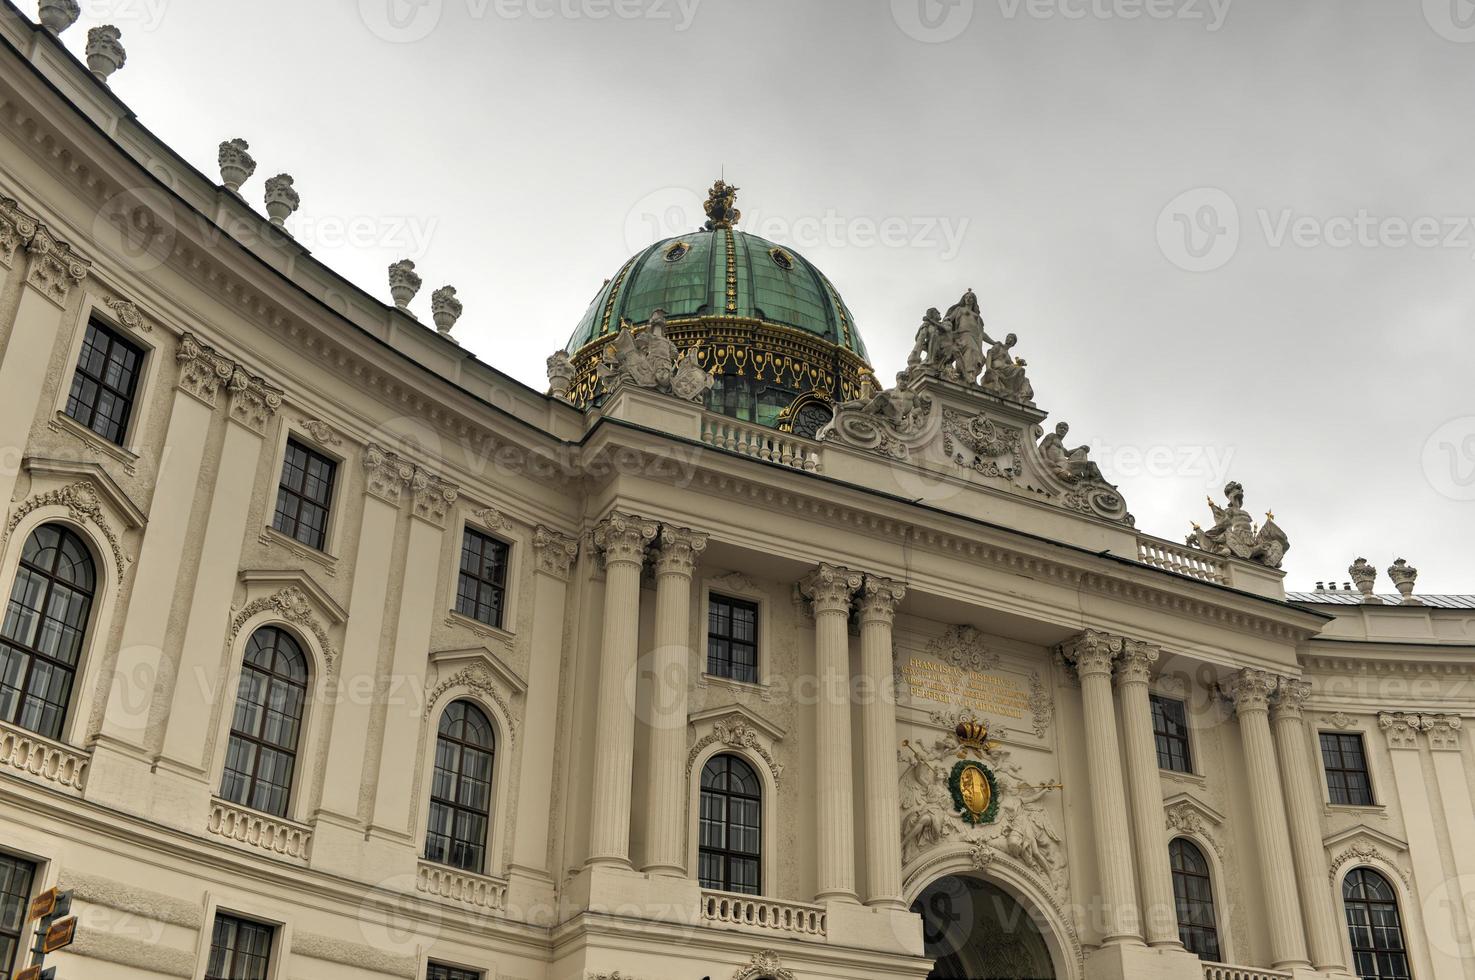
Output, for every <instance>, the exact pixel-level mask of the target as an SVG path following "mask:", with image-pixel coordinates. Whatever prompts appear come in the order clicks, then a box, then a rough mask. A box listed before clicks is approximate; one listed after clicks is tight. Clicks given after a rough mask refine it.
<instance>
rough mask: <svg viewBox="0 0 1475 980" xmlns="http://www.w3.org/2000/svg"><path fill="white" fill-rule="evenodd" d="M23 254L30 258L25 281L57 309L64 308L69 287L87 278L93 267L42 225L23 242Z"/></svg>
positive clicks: (70, 288)
mask: <svg viewBox="0 0 1475 980" xmlns="http://www.w3.org/2000/svg"><path fill="white" fill-rule="evenodd" d="M26 254H27V255H28V256H29V257H30V268H29V270H27V272H26V282H27V283H29V284H30V285H31V286H32V287H34V288H35V289H36V290H37V291H39V292H40V293H41V295H43V296H45V297H46V298H47V299H49V300H51V301H52V302H53V303H55V304H56V305H57V306H65V305H66V302H67V296H68V295H70V294H71V291H72V287H73V286H75V285H77V284H78V283H80V282H81V281H82V280H83V279H85V278H87V270H88V269H89V268H90V267H91V265H92V263H91V262H88V261H87V260H86V259H84V258H82V257H81V256H80V255H78V254H77V253H76V252H73V251H72V246H71V245H68V244H67V243H66V242H64V241H62V240H61V239H59V238H57V237H56V236H55V235H53V234H52V233H51V230H50V229H48V228H47V227H46V226H45V225H43V224H37V225H36V230H35V232H34V233H33V234H32V235H31V237H30V240H29V241H27V242H26Z"/></svg>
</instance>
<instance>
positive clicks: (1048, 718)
mask: <svg viewBox="0 0 1475 980" xmlns="http://www.w3.org/2000/svg"><path fill="white" fill-rule="evenodd" d="M1029 710H1030V715H1031V716H1032V717H1033V718H1034V733H1035V738H1041V739H1042V738H1044V737H1045V736H1046V735H1048V734H1049V733H1050V725H1051V724H1052V723H1053V722H1054V721H1055V698H1054V697H1053V696H1052V695H1051V694H1050V688H1049V686H1048V685H1047V684H1046V683H1045V679H1044V677H1042V676H1041V675H1040V672H1039V671H1038V670H1037V671H1034V672H1033V673H1031V674H1030V675H1029Z"/></svg>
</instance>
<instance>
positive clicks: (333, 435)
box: [297, 418, 343, 447]
mask: <svg viewBox="0 0 1475 980" xmlns="http://www.w3.org/2000/svg"><path fill="white" fill-rule="evenodd" d="M297 424H298V425H299V426H300V427H301V428H302V431H303V432H306V433H307V434H308V435H309V436H311V437H312V439H313V441H314V442H316V443H318V444H319V445H323V446H329V447H336V446H341V445H343V438H342V437H341V436H339V435H338V432H337V430H336V429H334V428H333V427H332V426H331V425H329V424H328V423H327V422H324V421H323V420H322V419H309V418H300V419H298V420H297Z"/></svg>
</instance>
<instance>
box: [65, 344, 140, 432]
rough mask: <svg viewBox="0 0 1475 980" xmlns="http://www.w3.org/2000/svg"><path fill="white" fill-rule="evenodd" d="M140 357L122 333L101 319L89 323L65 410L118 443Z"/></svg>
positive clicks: (130, 402)
mask: <svg viewBox="0 0 1475 980" xmlns="http://www.w3.org/2000/svg"><path fill="white" fill-rule="evenodd" d="M142 359H143V351H142V349H141V348H139V347H137V346H136V345H134V344H133V343H132V342H131V341H130V340H128V339H126V338H125V337H124V336H123V335H122V334H120V333H118V332H116V331H114V330H113V329H112V328H111V327H108V326H107V325H106V324H104V323H100V322H98V321H95V320H94V321H92V322H91V323H89V324H88V325H87V332H86V334H85V336H84V337H83V340H82V351H81V353H80V355H79V356H78V358H77V369H76V372H75V373H74V374H73V376H72V386H71V390H70V392H69V394H68V395H67V406H66V409H65V411H66V414H67V415H68V416H69V417H71V418H72V419H74V420H75V421H77V422H78V423H80V424H82V425H84V426H86V427H87V428H89V429H91V430H92V431H93V432H96V433H97V434H98V435H100V436H102V437H103V438H104V439H107V440H109V441H111V442H115V443H118V444H120V445H121V444H122V442H123V437H124V435H125V434H126V429H127V425H128V418H129V415H130V414H131V412H132V409H133V399H134V395H135V394H136V392H135V389H136V387H137V385H138V367H139V364H140V363H141V361H142Z"/></svg>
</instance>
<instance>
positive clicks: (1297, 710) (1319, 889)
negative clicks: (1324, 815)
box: [1270, 679, 1347, 973]
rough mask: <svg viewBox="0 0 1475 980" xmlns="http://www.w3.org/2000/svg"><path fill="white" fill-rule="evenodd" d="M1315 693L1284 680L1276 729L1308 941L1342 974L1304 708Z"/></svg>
mask: <svg viewBox="0 0 1475 980" xmlns="http://www.w3.org/2000/svg"><path fill="white" fill-rule="evenodd" d="M1310 693H1311V685H1310V684H1307V683H1306V682H1305V681H1293V680H1289V679H1282V680H1281V681H1280V685H1279V690H1278V692H1277V697H1276V700H1275V705H1274V707H1272V708H1271V712H1270V719H1271V727H1272V728H1273V729H1274V732H1275V746H1276V748H1277V749H1278V750H1279V752H1280V766H1281V780H1282V783H1283V784H1284V790H1285V797H1286V815H1287V816H1288V817H1289V818H1290V825H1291V826H1290V830H1291V853H1292V855H1293V857H1294V859H1295V867H1296V886H1297V890H1298V892H1299V896H1298V897H1299V898H1300V900H1301V907H1302V909H1303V910H1304V911H1305V920H1306V941H1307V945H1308V946H1309V947H1310V953H1311V962H1312V964H1313V965H1314V966H1315V967H1316V968H1317V969H1318V970H1325V971H1328V972H1333V973H1341V972H1343V971H1345V970H1346V968H1347V964H1346V963H1344V962H1343V957H1342V929H1341V926H1340V924H1339V923H1338V921H1337V910H1336V907H1335V906H1334V905H1333V904H1332V890H1331V887H1330V885H1329V884H1328V882H1327V878H1326V849H1325V848H1324V847H1323V845H1322V841H1321V815H1320V813H1319V812H1318V811H1319V810H1320V809H1321V806H1320V800H1319V799H1318V796H1319V794H1318V793H1317V789H1318V787H1320V785H1321V780H1320V778H1318V773H1317V771H1316V769H1315V768H1314V767H1313V766H1312V762H1311V753H1310V752H1309V751H1307V748H1306V728H1305V725H1304V723H1303V722H1302V720H1301V709H1302V706H1303V705H1304V704H1305V703H1306V698H1307V696H1308V695H1309V694H1310Z"/></svg>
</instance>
